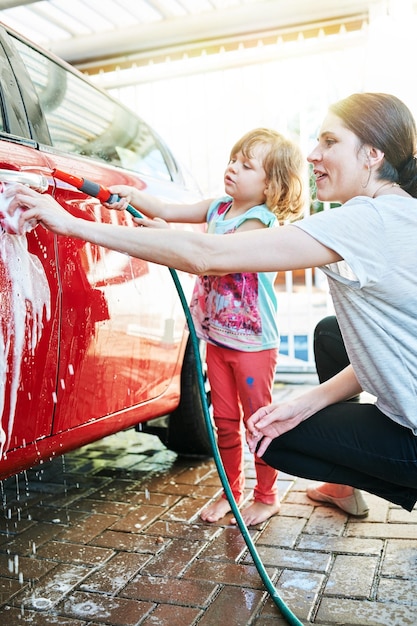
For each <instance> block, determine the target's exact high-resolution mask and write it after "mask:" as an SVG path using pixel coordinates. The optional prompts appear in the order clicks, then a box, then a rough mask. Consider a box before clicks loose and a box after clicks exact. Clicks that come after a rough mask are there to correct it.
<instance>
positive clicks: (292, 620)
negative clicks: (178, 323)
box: [138, 214, 303, 626]
mask: <svg viewBox="0 0 417 626" xmlns="http://www.w3.org/2000/svg"><path fill="white" fill-rule="evenodd" d="M138 217H139V214H138ZM169 271H170V273H171V276H172V279H173V281H174V283H175V286H176V288H177V292H178V295H179V298H180V300H181V304H182V308H183V310H184V313H185V317H186V319H187V324H188V329H189V331H190V338H191V343H192V346H193V348H194V355H195V358H196V366H197V380H198V386H199V392H200V396H201V402H202V405H203V412H204V419H205V423H206V426H207V432H208V435H209V439H210V443H211V447H212V450H213V457H214V461H215V464H216V468H217V471H218V474H219V477H220V481H221V483H222V486H223V489H224V492H225V494H226V497H227V499H228V501H229V504H230V507H231V509H232V512H233V515H234V516H235V519H236V522H237V525H238V526H239V530H240V532H241V533H242V535H243V538H244V540H245V543H246V545H247V547H248V550H249V552H250V554H251V556H252V558H253V561H254V563H255V567H256V569H257V571H258V573H259V575H260V577H261V579H262V582H263V583H264V585H265V587H266V589H267V591H268V592H269V593H270V595H271V598H272V600H273V601H274V603H275V605H276V606H277V607H278V609H279V610H280V611H281V613H282V615H283V616H284V618H285V619H286V621H287V623H288V624H291V626H303V624H302V622H300V620H299V619H298V618H297V617H296V616H295V615H294V613H292V611H291V610H290V609H289V608H288V606H287V605H286V604H285V602H284V601H283V600H282V598H281V597H280V595H279V594H278V592H277V590H276V588H275V587H274V585H273V583H272V581H271V579H270V577H269V576H268V573H267V571H266V569H265V567H264V564H263V563H262V561H261V559H260V556H259V554H258V551H257V550H256V548H255V544H254V543H253V541H252V537H251V536H250V534H249V532H248V529H247V526H246V524H245V522H244V521H243V518H242V515H241V513H240V511H239V508H238V506H237V504H236V500H235V498H234V496H233V493H232V490H231V488H230V485H229V481H228V480H227V476H226V472H225V470H224V467H223V463H222V460H221V457H220V453H219V448H218V446H217V441H216V437H215V434H214V428H213V423H212V420H211V417H210V412H209V407H208V403H207V394H206V390H205V386H204V374H203V367H202V363H201V358H200V350H199V342H198V338H197V334H196V332H195V327H194V322H193V319H192V317H191V312H190V309H189V306H188V302H187V300H186V298H185V295H184V291H183V289H182V286H181V283H180V280H179V278H178V274H177V272H176V271H175V270H174V269H172V268H169Z"/></svg>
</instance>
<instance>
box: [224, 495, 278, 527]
mask: <svg viewBox="0 0 417 626" xmlns="http://www.w3.org/2000/svg"><path fill="white" fill-rule="evenodd" d="M280 508H281V503H280V501H279V500H277V501H276V502H274V503H273V504H265V503H264V502H257V501H254V502H252V504H250V505H249V506H248V507H246V508H245V509H243V511H242V518H243V521H244V522H245V524H246V526H256V525H257V524H262V522H266V520H267V519H269V518H270V517H272V516H273V515H275V514H276V513H279V510H280ZM230 523H231V524H236V523H237V522H236V519H235V518H234V517H233V518H232V519H231V520H230Z"/></svg>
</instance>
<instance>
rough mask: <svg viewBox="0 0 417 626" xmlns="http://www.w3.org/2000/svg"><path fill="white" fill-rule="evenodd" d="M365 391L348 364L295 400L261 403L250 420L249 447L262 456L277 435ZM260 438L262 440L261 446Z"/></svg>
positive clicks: (248, 422) (248, 430)
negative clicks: (262, 404) (318, 412)
mask: <svg viewBox="0 0 417 626" xmlns="http://www.w3.org/2000/svg"><path fill="white" fill-rule="evenodd" d="M361 391H362V388H361V386H360V385H359V382H358V379H357V378H356V376H355V373H354V371H353V367H352V366H351V365H348V366H347V367H346V368H345V369H344V370H342V371H341V372H339V373H338V374H336V375H335V376H333V377H332V378H330V379H329V380H326V381H325V382H324V383H321V384H320V385H318V386H317V387H314V388H313V389H311V390H310V391H307V392H306V393H304V394H302V395H301V396H299V397H298V398H295V399H294V400H290V401H289V402H285V403H282V404H276V405H274V404H270V405H269V406H266V407H261V408H260V409H258V411H256V412H255V413H254V414H253V415H251V417H250V418H249V420H248V421H247V440H248V445H249V449H250V450H251V452H255V451H257V454H258V455H259V456H262V454H263V453H264V452H265V450H266V449H267V447H268V446H269V444H270V443H271V441H272V439H274V438H275V437H279V435H283V434H284V433H286V432H287V431H289V430H291V429H293V428H294V427H295V426H298V424H300V423H301V422H303V421H304V420H306V419H308V418H309V417H311V416H312V415H314V414H315V413H317V411H320V410H321V409H324V408H325V407H326V406H329V405H330V404H335V403H336V402H342V401H343V400H348V399H349V398H352V397H353V396H355V395H357V394H358V393H360V392H361ZM259 442H261V443H260V445H259V449H258V450H257V446H258V444H259Z"/></svg>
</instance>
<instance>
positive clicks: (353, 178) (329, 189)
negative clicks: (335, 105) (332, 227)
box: [307, 113, 370, 203]
mask: <svg viewBox="0 0 417 626" xmlns="http://www.w3.org/2000/svg"><path fill="white" fill-rule="evenodd" d="M307 160H308V162H309V163H312V164H313V171H314V174H315V176H316V186H317V198H318V200H321V201H323V202H325V201H328V202H341V203H343V202H347V200H349V199H350V198H353V197H354V196H360V195H362V196H363V195H366V191H365V188H366V186H367V183H368V182H369V174H370V171H369V168H368V167H367V166H368V165H369V163H368V159H367V156H366V150H365V148H364V147H363V148H361V144H360V142H359V139H358V137H357V136H356V135H355V134H354V133H352V131H350V130H348V129H347V128H346V127H345V126H344V125H343V123H342V120H341V119H340V118H339V117H337V115H334V114H333V113H328V115H327V116H326V118H325V120H324V122H323V125H322V127H321V129H320V135H319V138H318V143H317V146H316V147H315V148H314V150H313V151H312V152H311V153H310V154H309V155H308V157H307Z"/></svg>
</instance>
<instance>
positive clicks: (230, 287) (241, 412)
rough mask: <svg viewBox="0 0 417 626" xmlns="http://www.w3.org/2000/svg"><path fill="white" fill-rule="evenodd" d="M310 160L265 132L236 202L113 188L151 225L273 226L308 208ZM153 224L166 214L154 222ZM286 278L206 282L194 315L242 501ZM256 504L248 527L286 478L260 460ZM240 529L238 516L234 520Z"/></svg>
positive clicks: (244, 149) (237, 161)
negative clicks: (248, 446) (247, 431)
mask: <svg viewBox="0 0 417 626" xmlns="http://www.w3.org/2000/svg"><path fill="white" fill-rule="evenodd" d="M303 167H304V166H303V157H302V155H301V152H300V150H299V149H298V148H297V147H296V146H295V145H294V144H293V143H292V142H290V141H289V140H288V139H286V138H284V137H283V136H282V135H281V134H279V133H277V132H276V131H273V130H269V129H266V128H257V129H255V130H252V131H250V132H248V133H247V134H245V135H244V136H243V137H242V138H241V139H240V140H239V141H238V142H237V143H236V144H235V145H234V146H233V148H232V150H231V154H230V160H229V163H228V165H227V167H226V171H225V174H224V186H225V191H226V194H227V195H226V196H224V197H222V198H219V199H217V200H212V199H211V200H202V201H200V202H197V203H196V204H194V205H179V204H164V203H163V202H161V201H160V200H159V199H158V198H155V197H153V196H150V195H149V194H146V193H144V192H143V191H140V190H138V189H136V188H132V187H127V186H125V185H117V186H113V187H111V188H110V191H111V192H112V193H115V194H118V195H119V196H120V198H121V200H120V202H118V203H116V204H112V205H109V206H111V207H112V208H120V209H124V208H125V206H126V202H128V203H129V204H131V205H132V206H134V207H136V208H138V209H139V210H140V211H141V212H143V213H145V214H146V215H147V216H148V219H147V218H144V219H143V220H139V222H138V223H139V224H140V225H142V226H152V227H155V226H165V224H164V222H163V221H162V220H165V221H168V222H187V223H204V222H205V223H207V230H208V232H209V233H214V234H221V235H229V234H232V233H235V232H237V231H239V232H240V231H243V230H250V229H256V228H272V227H274V226H277V225H278V223H279V222H283V221H286V220H289V219H291V218H294V217H296V216H297V215H298V213H299V212H300V210H301V208H302V194H301V187H302V180H301V177H302V170H303ZM149 218H158V219H157V220H155V219H149ZM275 277H276V272H262V273H259V274H257V273H252V272H247V273H233V274H226V275H224V276H201V277H199V278H198V279H197V281H196V285H195V290H194V294H193V297H192V301H191V311H192V315H193V321H194V324H195V327H196V332H197V335H198V337H199V338H200V339H202V340H204V341H206V342H207V372H208V378H209V381H210V387H211V399H212V404H213V413H214V421H215V425H216V430H217V440H218V446H219V452H220V455H221V458H222V462H223V465H224V468H225V472H226V474H227V478H228V481H229V484H230V487H231V490H232V492H233V495H234V497H235V500H236V502H237V503H238V504H241V503H242V501H243V498H244V489H245V475H244V437H243V432H242V419H243V422H244V423H245V422H246V420H247V419H248V418H249V417H250V415H251V414H252V413H254V412H255V411H256V410H257V409H258V408H259V407H261V406H264V405H265V404H269V403H270V402H271V401H272V386H273V380H274V374H275V368H276V363H277V356H278V344H279V333H278V328H277V299H276V294H275V289H274V281H275ZM255 469H256V479H257V482H256V486H255V490H254V500H253V502H252V503H251V504H250V505H249V506H248V507H247V508H246V509H244V511H243V513H242V517H243V519H244V521H245V523H246V524H247V525H254V524H259V523H261V522H263V521H265V520H266V519H268V518H269V517H270V516H271V515H274V514H275V513H277V512H278V511H279V507H280V503H279V497H278V491H277V475H278V472H277V470H275V469H274V468H272V467H270V466H268V465H266V463H265V462H264V461H262V459H260V458H258V457H257V456H256V455H255ZM229 511H230V505H229V502H228V500H227V498H226V496H225V494H223V495H222V496H221V497H220V498H219V499H218V500H216V501H215V502H213V503H211V504H209V505H208V506H207V507H206V508H205V509H204V510H203V511H202V513H201V518H202V519H203V520H205V521H207V522H216V521H218V520H219V519H221V518H222V517H224V516H225V515H226V513H228V512H229ZM232 523H235V520H234V519H233V520H232Z"/></svg>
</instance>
